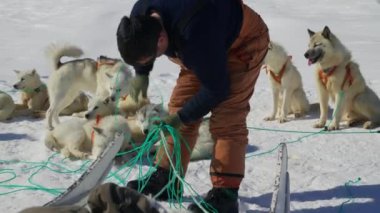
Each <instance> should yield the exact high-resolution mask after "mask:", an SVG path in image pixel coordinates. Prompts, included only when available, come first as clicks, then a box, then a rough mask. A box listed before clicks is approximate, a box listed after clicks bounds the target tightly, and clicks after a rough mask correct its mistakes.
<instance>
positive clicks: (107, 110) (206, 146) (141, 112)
mask: <svg viewBox="0 0 380 213" xmlns="http://www.w3.org/2000/svg"><path fill="white" fill-rule="evenodd" d="M91 105H92V107H90V109H89V110H88V112H87V113H86V115H85V117H86V118H87V119H95V118H97V117H103V116H107V115H112V114H116V113H120V110H119V109H117V108H116V104H115V103H114V102H112V101H110V100H109V99H108V98H106V99H105V100H100V99H96V100H94V101H93V102H92V103H91ZM166 115H168V113H167V111H166V110H164V109H163V107H162V105H161V104H151V103H150V104H146V105H144V106H142V107H141V108H140V109H138V110H137V112H136V115H135V116H134V117H128V118H127V122H128V125H129V127H130V129H131V134H132V139H133V141H134V143H135V144H136V145H140V144H141V143H142V142H144V140H145V138H146V135H147V134H148V132H149V130H150V129H151V128H153V126H154V124H153V122H154V120H155V119H157V118H158V119H159V118H163V117H164V116H166ZM199 133H200V134H199V137H198V140H197V143H196V145H195V147H194V150H193V152H192V154H191V160H192V161H196V160H202V159H210V157H211V156H212V152H213V148H214V141H213V140H212V139H211V133H210V130H209V121H208V119H204V121H203V122H202V124H201V126H200V129H199ZM125 151H127V150H125Z"/></svg>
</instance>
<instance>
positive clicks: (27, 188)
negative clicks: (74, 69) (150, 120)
mask: <svg viewBox="0 0 380 213" xmlns="http://www.w3.org/2000/svg"><path fill="white" fill-rule="evenodd" d="M244 2H245V3H246V4H248V5H250V6H251V7H252V8H254V9H255V10H256V11H257V12H259V13H260V14H261V15H262V17H263V18H264V20H265V21H266V23H267V24H268V26H269V29H270V35H271V38H272V39H273V40H276V41H278V42H280V43H281V44H282V45H283V46H284V47H285V48H286V49H287V50H288V52H289V53H290V54H292V55H293V62H294V63H295V65H296V66H297V67H298V68H299V70H300V72H301V75H302V77H303V83H304V88H305V90H306V93H307V96H308V98H309V100H310V101H311V102H313V103H314V102H316V101H317V91H316V85H315V83H314V79H313V67H309V66H307V61H306V60H305V59H304V57H303V53H304V52H305V50H306V49H307V42H308V34H307V28H310V29H311V30H314V31H319V30H321V29H323V27H324V26H325V25H328V26H329V27H330V29H331V30H332V31H333V32H334V33H335V34H336V35H337V36H338V37H339V38H340V39H341V41H342V42H343V43H344V44H345V45H346V46H347V47H348V48H349V49H350V50H351V51H352V54H353V58H354V59H355V60H356V61H357V62H358V63H359V64H360V66H361V70H362V73H363V75H364V77H365V79H366V81H367V83H368V85H369V86H370V87H371V88H372V89H373V90H374V91H375V92H376V93H377V94H380V77H379V74H378V73H377V72H378V70H379V69H378V67H380V60H379V50H380V22H379V20H380V1H379V0H366V1H357V0H334V1H328V0H320V1H312V0H303V1H299V0H271V1H256V0H245V1H244ZM133 3H134V1H131V0H129V1H120V0H108V1H102V0H92V1H75V0H62V1H59V2H57V1H48V0H29V1H22V0H1V1H0V28H1V33H0V44H1V45H0V64H1V68H0V69H1V72H0V90H3V91H5V92H7V93H9V94H10V95H11V96H12V97H13V98H14V100H19V94H17V92H16V91H15V90H13V89H12V87H11V85H13V83H14V82H15V81H16V76H15V74H14V73H13V71H12V70H13V69H20V70H23V69H30V68H36V69H37V71H38V72H39V73H40V74H41V75H42V76H44V79H43V80H44V81H46V79H47V77H48V76H49V74H50V73H51V70H50V68H49V65H48V61H47V60H46V58H45V57H44V53H43V50H44V48H45V47H46V46H47V45H48V44H49V43H51V42H54V41H68V42H70V43H73V44H76V45H78V46H80V47H82V48H83V50H84V51H85V57H92V58H95V57H97V56H99V55H101V54H103V55H107V56H110V57H119V55H118V52H117V47H116V39H115V32H116V27H117V25H118V23H119V20H120V18H121V17H122V16H123V15H128V14H129V12H130V10H131V7H132V5H133ZM177 75H178V71H177V67H176V65H173V64H172V63H170V62H169V61H168V60H167V59H166V58H164V57H162V58H160V59H159V60H158V61H157V63H156V66H155V70H154V71H153V72H152V84H151V85H152V86H151V87H150V91H151V92H152V93H151V94H153V95H156V96H158V95H162V97H163V100H164V101H167V100H168V98H169V95H170V90H171V88H172V87H173V85H174V83H175V80H176V77H177ZM270 97H271V89H270V86H269V82H268V80H267V78H266V76H265V75H264V73H262V75H261V76H260V78H259V80H258V82H257V85H256V91H255V94H254V96H253V98H252V99H251V103H252V111H251V113H250V115H249V117H248V121H247V122H248V126H249V127H250V135H249V144H250V145H249V148H248V149H247V156H248V157H247V161H246V178H245V179H244V181H243V183H242V185H241V189H240V211H241V212H268V209H269V205H270V200H271V193H272V191H273V184H274V177H275V172H276V169H277V167H276V160H277V150H275V151H273V152H268V151H270V150H272V149H273V148H274V147H276V146H277V145H278V144H279V143H281V142H292V143H290V144H288V153H289V172H290V182H291V211H292V212H302V213H314V212H315V213H317V212H318V213H329V212H345V213H349V212H350V213H353V212H361V213H362V212H363V213H367V212H368V213H370V212H371V213H372V212H373V213H375V212H379V211H380V210H379V209H380V155H379V154H378V151H379V150H380V143H379V142H380V136H379V134H374V133H372V134H371V133H368V131H365V130H363V129H361V128H350V129H344V130H340V131H338V132H336V133H339V134H313V133H310V132H317V130H316V129H313V128H312V125H313V123H314V122H315V120H316V119H317V117H318V114H317V113H314V114H311V115H310V116H308V117H306V118H305V119H301V120H296V121H291V122H288V123H285V124H279V123H278V122H264V121H263V118H264V117H265V116H267V115H268V114H269V113H270V109H271V107H272V103H271V98H270ZM379 107H380V106H379ZM64 119H68V118H64ZM277 130H292V131H298V132H281V131H277ZM377 130H379V129H377ZM302 132H303V133H302ZM305 132H306V133H305ZM308 132H309V133H308ZM353 132H356V133H353ZM359 132H360V133H359ZM363 132H365V133H363ZM340 133H341V134H340ZM44 134H45V126H44V123H43V121H42V120H33V119H24V118H17V119H14V120H12V121H10V122H8V123H0V212H17V211H19V210H21V209H23V208H25V207H29V206H35V205H42V204H44V203H46V202H48V201H49V200H51V199H53V198H54V196H56V195H57V192H59V191H57V190H53V191H51V190H50V191H47V190H33V187H34V189H36V188H38V189H41V188H43V187H44V188H54V189H57V188H58V189H61V190H63V189H65V188H66V187H68V186H69V185H70V184H72V183H73V182H74V181H75V180H76V178H78V177H79V176H80V173H81V172H82V171H83V170H80V171H79V172H67V171H66V170H63V169H61V171H66V172H67V173H62V172H61V173H58V172H54V171H51V170H49V169H47V168H46V167H44V165H46V164H44V162H45V161H47V160H48V158H49V157H51V156H53V158H52V160H51V161H52V162H56V163H57V164H59V165H65V167H67V168H68V169H71V170H76V169H78V168H80V167H81V166H82V165H83V162H82V161H75V162H70V161H68V160H64V161H61V158H60V156H55V155H53V153H52V152H50V151H48V150H47V149H46V148H45V146H44V144H43V142H42V139H43V137H44ZM301 137H302V139H301ZM261 153H264V154H261ZM49 165H50V166H51V165H52V164H49ZM208 166H209V161H201V162H196V163H191V164H190V166H189V171H188V173H187V176H186V180H187V181H188V182H189V183H191V184H192V186H193V188H194V189H195V190H196V191H197V192H198V193H199V194H204V193H206V192H207V191H208V190H209V188H210V187H211V185H210V182H209V181H207V180H208V171H209V170H208ZM40 168H44V169H41V170H39V169H40ZM49 168H51V167H49ZM358 178H360V181H358ZM111 181H115V182H117V181H116V180H115V179H113V180H111ZM185 195H188V194H185ZM187 201H188V199H187V200H186V201H185V203H184V205H185V206H186V205H188V202H187ZM343 204H344V205H343Z"/></svg>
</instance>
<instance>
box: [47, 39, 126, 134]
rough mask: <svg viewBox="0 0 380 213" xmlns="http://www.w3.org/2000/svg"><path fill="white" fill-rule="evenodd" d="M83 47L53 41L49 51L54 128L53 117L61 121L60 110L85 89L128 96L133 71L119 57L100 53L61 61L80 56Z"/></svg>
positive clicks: (102, 94)
mask: <svg viewBox="0 0 380 213" xmlns="http://www.w3.org/2000/svg"><path fill="white" fill-rule="evenodd" d="M82 53H83V51H82V50H81V49H80V48H78V47H75V46H72V45H51V46H50V47H49V48H48V49H47V55H48V57H49V58H50V61H51V63H52V65H53V70H54V71H53V72H52V74H51V75H50V77H49V80H48V85H47V88H48V91H49V100H50V107H49V109H48V111H47V126H48V128H49V129H50V130H51V129H53V119H54V121H55V123H57V124H59V117H58V115H59V113H60V112H61V111H62V110H63V109H64V108H65V107H66V106H68V105H69V104H70V103H71V102H73V100H74V98H75V97H77V96H78V95H79V94H80V93H81V92H82V91H83V92H84V91H86V92H90V93H93V94H95V96H96V97H108V96H111V97H115V96H116V95H120V96H121V97H123V96H125V95H126V94H127V93H128V84H129V83H128V82H129V80H130V78H131V77H132V72H131V71H130V70H129V68H128V67H127V66H126V65H125V64H124V63H123V62H122V61H121V60H119V59H112V58H107V57H105V56H100V57H99V58H98V60H97V61H95V60H93V59H88V58H87V59H77V60H72V61H68V62H65V63H61V61H60V59H61V57H63V56H68V57H75V58H77V57H79V56H81V55H82Z"/></svg>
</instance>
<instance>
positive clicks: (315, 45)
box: [314, 43, 322, 47]
mask: <svg viewBox="0 0 380 213" xmlns="http://www.w3.org/2000/svg"><path fill="white" fill-rule="evenodd" d="M319 46H322V43H315V44H314V47H319Z"/></svg>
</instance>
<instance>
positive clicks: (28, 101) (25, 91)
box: [13, 69, 88, 117]
mask: <svg viewBox="0 0 380 213" xmlns="http://www.w3.org/2000/svg"><path fill="white" fill-rule="evenodd" d="M14 71H15V73H16V75H17V78H18V81H17V82H16V83H15V84H14V85H13V87H14V88H15V89H17V90H19V91H20V93H21V103H22V106H23V108H25V109H30V113H29V114H33V116H35V117H45V111H46V110H47V109H48V108H49V96H48V91H47V88H46V85H45V84H44V83H43V82H42V81H41V78H40V76H39V74H38V73H37V71H36V70H35V69H32V70H24V71H20V70H14ZM87 105H88V97H87V96H86V95H85V94H84V93H80V94H79V95H78V96H77V97H76V98H75V99H74V101H73V102H72V103H71V104H70V105H68V106H67V107H66V108H64V109H63V110H62V112H61V113H60V114H61V115H71V114H73V113H76V112H81V111H84V110H87Z"/></svg>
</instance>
